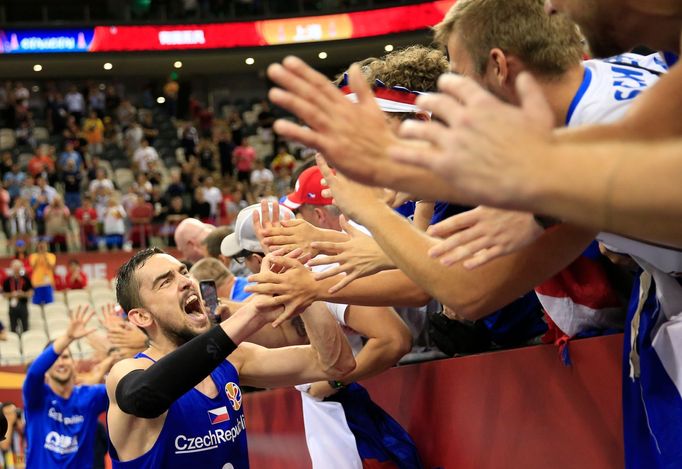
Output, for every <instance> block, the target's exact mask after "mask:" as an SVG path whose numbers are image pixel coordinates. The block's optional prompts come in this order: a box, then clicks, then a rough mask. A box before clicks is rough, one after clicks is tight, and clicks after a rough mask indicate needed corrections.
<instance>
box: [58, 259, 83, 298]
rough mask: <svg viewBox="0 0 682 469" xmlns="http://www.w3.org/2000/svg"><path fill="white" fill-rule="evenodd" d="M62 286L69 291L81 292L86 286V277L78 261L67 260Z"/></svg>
mask: <svg viewBox="0 0 682 469" xmlns="http://www.w3.org/2000/svg"><path fill="white" fill-rule="evenodd" d="M64 284H65V285H66V288H68V289H69V290H82V289H84V288H85V287H87V286H88V277H87V275H85V272H83V269H81V264H80V262H78V259H69V264H68V266H67V272H66V275H65V276H64Z"/></svg>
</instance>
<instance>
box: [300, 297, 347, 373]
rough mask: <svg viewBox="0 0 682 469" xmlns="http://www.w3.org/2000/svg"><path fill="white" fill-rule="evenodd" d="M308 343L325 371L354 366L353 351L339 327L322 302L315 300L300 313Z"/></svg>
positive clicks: (341, 370) (339, 370)
mask: <svg viewBox="0 0 682 469" xmlns="http://www.w3.org/2000/svg"><path fill="white" fill-rule="evenodd" d="M301 319H303V323H304V324H305V330H306V333H307V334H308V339H309V340H310V345H311V346H312V347H313V348H314V349H315V350H316V352H317V356H318V361H319V363H320V366H321V368H322V369H323V370H324V371H325V372H329V371H332V370H334V371H336V372H342V373H344V372H347V371H348V370H349V369H352V368H354V365H355V360H354V358H353V351H352V350H351V348H350V345H349V344H348V340H346V336H345V335H344V333H343V331H342V330H341V327H340V326H339V324H338V323H337V322H336V320H335V319H334V318H333V316H332V315H331V313H330V312H329V310H328V309H327V307H326V306H325V304H324V303H323V302H320V301H317V302H315V303H313V304H312V305H310V306H309V307H308V308H306V310H305V311H304V312H303V314H301Z"/></svg>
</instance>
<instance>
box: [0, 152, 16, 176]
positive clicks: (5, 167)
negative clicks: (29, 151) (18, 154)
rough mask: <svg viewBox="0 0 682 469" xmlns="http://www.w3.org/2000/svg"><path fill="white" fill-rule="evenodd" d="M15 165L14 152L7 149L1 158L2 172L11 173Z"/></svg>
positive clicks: (0, 170)
mask: <svg viewBox="0 0 682 469" xmlns="http://www.w3.org/2000/svg"><path fill="white" fill-rule="evenodd" d="M13 167H14V157H13V156H12V152H11V151H9V150H5V151H3V152H2V158H0V174H5V173H9V172H10V171H12V168H13Z"/></svg>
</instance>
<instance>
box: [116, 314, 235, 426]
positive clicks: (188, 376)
mask: <svg viewBox="0 0 682 469" xmlns="http://www.w3.org/2000/svg"><path fill="white" fill-rule="evenodd" d="M236 348H237V346H236V345H235V343H234V342H232V339H230V337H229V336H228V335H227V334H226V333H225V331H224V330H223V329H222V328H221V327H214V328H213V329H211V330H210V331H208V332H206V333H204V334H201V335H200V336H198V337H195V338H194V339H192V340H190V341H189V342H187V343H186V344H184V345H182V346H181V347H179V348H178V349H177V350H174V351H173V352H171V353H169V354H168V355H166V356H165V357H163V358H162V359H161V360H159V361H158V362H156V363H154V364H153V365H152V366H150V367H149V368H147V369H146V370H135V371H131V372H130V373H128V374H127V375H125V376H124V377H123V378H122V379H121V380H120V381H119V382H118V385H117V386H116V401H117V402H118V407H119V408H120V409H121V410H122V411H123V412H125V413H126V414H131V415H134V416H136V417H141V418H146V419H151V418H156V417H159V416H160V415H161V414H163V413H164V412H166V411H167V410H168V408H169V407H170V406H171V404H172V403H173V402H175V401H176V400H178V399H179V398H180V397H181V396H182V395H183V394H185V393H186V392H188V391H189V390H190V389H192V388H193V387H194V386H196V385H197V384H199V383H200V382H201V381H202V380H204V379H205V378H206V377H207V376H208V375H209V374H210V373H211V371H213V370H214V369H215V368H216V367H218V365H220V364H221V363H222V362H223V360H225V358H227V356H228V355H230V354H231V353H232V352H233V351H234V350H235V349H236Z"/></svg>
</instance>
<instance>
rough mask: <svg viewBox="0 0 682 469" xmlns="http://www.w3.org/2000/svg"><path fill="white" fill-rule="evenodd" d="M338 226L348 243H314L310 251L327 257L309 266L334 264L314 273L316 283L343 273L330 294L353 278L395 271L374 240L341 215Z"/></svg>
mask: <svg viewBox="0 0 682 469" xmlns="http://www.w3.org/2000/svg"><path fill="white" fill-rule="evenodd" d="M341 227H342V228H343V230H344V231H345V232H346V233H348V235H349V236H350V238H349V239H348V241H344V242H341V243H325V242H315V243H313V248H315V249H316V250H318V251H319V252H320V253H322V254H327V256H318V257H316V258H315V259H313V260H311V261H310V262H308V265H309V266H311V267H314V266H320V265H331V264H337V265H336V266H333V267H331V268H328V269H326V270H323V271H321V272H317V273H316V274H315V279H316V280H323V279H325V278H329V277H334V276H335V275H338V274H340V273H345V274H346V275H345V276H344V277H343V279H341V280H340V281H339V282H338V283H337V284H336V285H334V286H332V287H331V288H330V289H329V293H335V292H337V291H339V290H341V289H342V288H343V287H345V286H346V285H348V284H349V283H350V282H352V281H353V280H355V279H358V278H362V277H366V276H368V275H373V274H375V273H377V272H380V271H382V270H387V269H393V268H395V266H394V265H393V262H392V261H391V259H389V257H388V256H387V255H386V254H385V253H384V251H382V250H381V248H380V247H379V245H378V244H377V243H376V241H374V239H373V238H372V237H371V236H367V235H366V234H364V233H363V232H362V231H360V230H358V229H357V228H355V227H353V226H352V225H351V224H349V223H348V221H347V220H346V219H345V217H343V216H342V217H341Z"/></svg>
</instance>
